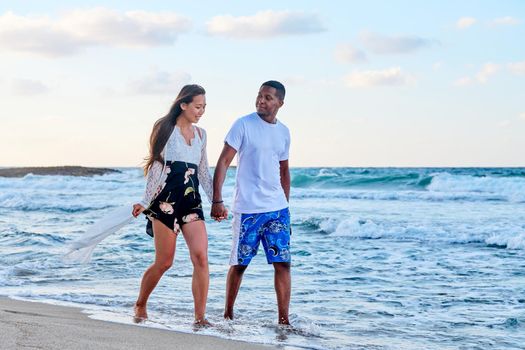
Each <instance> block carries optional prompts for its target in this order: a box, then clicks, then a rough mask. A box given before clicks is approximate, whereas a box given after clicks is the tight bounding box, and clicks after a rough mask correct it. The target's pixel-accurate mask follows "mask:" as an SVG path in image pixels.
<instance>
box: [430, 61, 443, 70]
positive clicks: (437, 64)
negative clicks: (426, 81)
mask: <svg viewBox="0 0 525 350" xmlns="http://www.w3.org/2000/svg"><path fill="white" fill-rule="evenodd" d="M441 67H443V62H441V61H440V62H434V64H433V65H432V70H440V69H441Z"/></svg>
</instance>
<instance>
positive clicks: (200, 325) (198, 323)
mask: <svg viewBox="0 0 525 350" xmlns="http://www.w3.org/2000/svg"><path fill="white" fill-rule="evenodd" d="M212 326H213V325H212V324H211V323H210V321H208V320H207V319H205V318H202V319H198V320H195V322H193V327H195V328H206V327H212Z"/></svg>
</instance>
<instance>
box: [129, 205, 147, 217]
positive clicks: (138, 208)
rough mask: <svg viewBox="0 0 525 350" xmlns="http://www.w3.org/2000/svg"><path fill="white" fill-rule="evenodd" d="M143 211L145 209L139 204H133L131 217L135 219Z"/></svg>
mask: <svg viewBox="0 0 525 350" xmlns="http://www.w3.org/2000/svg"><path fill="white" fill-rule="evenodd" d="M144 210H146V208H144V207H143V206H142V205H141V204H139V203H137V204H133V210H132V211H131V215H133V216H134V217H137V216H139V215H140V213H142V212H143V211H144Z"/></svg>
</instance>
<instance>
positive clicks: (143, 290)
mask: <svg viewBox="0 0 525 350" xmlns="http://www.w3.org/2000/svg"><path fill="white" fill-rule="evenodd" d="M153 233H154V240H155V261H154V262H153V264H151V266H150V267H148V269H147V270H146V272H144V276H142V282H141V284H140V293H139V297H138V299H137V302H136V303H135V317H136V318H137V319H138V320H141V319H146V318H148V313H147V310H146V304H147V302H148V298H149V295H150V294H151V292H152V291H153V289H154V288H155V286H156V285H157V283H158V282H159V280H160V278H161V277H162V275H163V274H164V272H166V271H168V269H169V268H170V267H171V265H172V264H173V258H174V257H175V247H176V242H177V235H175V234H174V233H173V230H171V229H169V228H168V227H167V226H166V225H164V224H163V223H162V222H160V221H159V220H153Z"/></svg>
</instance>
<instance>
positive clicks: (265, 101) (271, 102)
mask: <svg viewBox="0 0 525 350" xmlns="http://www.w3.org/2000/svg"><path fill="white" fill-rule="evenodd" d="M282 105H283V101H281V99H279V97H277V90H276V89H275V88H273V87H271V86H261V88H260V89H259V94H258V95H257V99H256V100H255V107H256V108H257V114H259V115H260V116H261V117H267V116H272V115H273V116H275V115H276V114H277V111H278V110H279V108H281V106H282Z"/></svg>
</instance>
